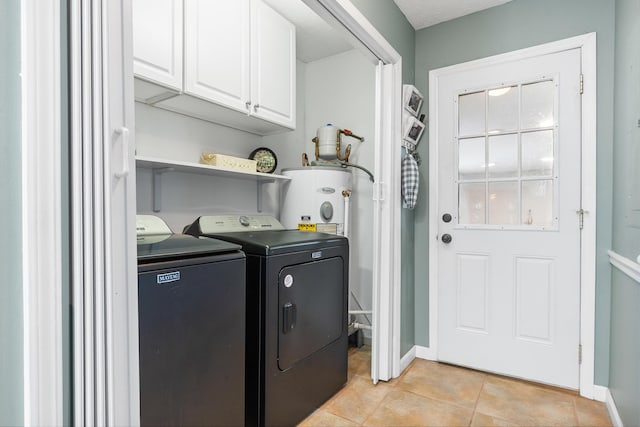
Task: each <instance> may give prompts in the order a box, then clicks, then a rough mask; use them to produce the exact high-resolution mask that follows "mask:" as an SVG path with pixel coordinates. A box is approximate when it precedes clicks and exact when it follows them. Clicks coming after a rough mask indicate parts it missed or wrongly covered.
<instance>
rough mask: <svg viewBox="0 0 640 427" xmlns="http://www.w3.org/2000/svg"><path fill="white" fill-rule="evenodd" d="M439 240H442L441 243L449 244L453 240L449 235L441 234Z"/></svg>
mask: <svg viewBox="0 0 640 427" xmlns="http://www.w3.org/2000/svg"><path fill="white" fill-rule="evenodd" d="M440 239H441V240H442V243H451V241H452V240H453V238H452V237H451V234H443V235H442V237H441V238H440Z"/></svg>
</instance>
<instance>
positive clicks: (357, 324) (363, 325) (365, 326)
mask: <svg viewBox="0 0 640 427" xmlns="http://www.w3.org/2000/svg"><path fill="white" fill-rule="evenodd" d="M352 326H353V327H354V328H356V329H368V330H371V326H369V325H365V324H364V323H358V322H353V323H352Z"/></svg>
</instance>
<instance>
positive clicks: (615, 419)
mask: <svg viewBox="0 0 640 427" xmlns="http://www.w3.org/2000/svg"><path fill="white" fill-rule="evenodd" d="M604 402H605V404H606V405H607V411H608V412H609V418H611V423H612V424H613V426H614V427H623V426H624V425H623V424H622V418H620V413H619V412H618V407H617V406H616V402H615V400H613V396H612V395H611V390H609V389H608V388H606V398H605V401H604Z"/></svg>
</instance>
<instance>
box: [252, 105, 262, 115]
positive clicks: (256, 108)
mask: <svg viewBox="0 0 640 427" xmlns="http://www.w3.org/2000/svg"><path fill="white" fill-rule="evenodd" d="M258 107H260V104H256V105H254V106H253V111H254V112H255V113H257V112H258Z"/></svg>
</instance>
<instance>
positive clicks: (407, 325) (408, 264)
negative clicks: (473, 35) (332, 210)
mask: <svg viewBox="0 0 640 427" xmlns="http://www.w3.org/2000/svg"><path fill="white" fill-rule="evenodd" d="M351 2H352V3H353V4H354V5H355V6H356V7H357V8H358V10H360V12H362V14H363V15H365V16H366V17H367V19H368V20H369V22H371V24H373V26H375V27H376V29H377V30H378V31H379V32H380V34H382V35H383V37H384V38H385V39H387V41H388V42H389V43H390V44H391V45H392V46H393V47H394V49H395V50H396V51H397V52H398V53H399V54H400V55H401V56H402V81H403V83H408V84H413V82H414V70H415V61H414V58H415V56H414V55H415V30H414V29H413V27H412V26H411V24H409V21H407V18H406V17H405V16H404V15H403V14H402V12H401V11H400V9H398V7H397V6H396V4H395V3H394V2H393V1H391V0H351ZM423 110H424V108H423ZM421 172H422V173H425V174H426V173H427V171H426V164H425V163H423V166H422V169H421ZM423 188H424V187H423ZM418 203H426V193H423V194H421V195H420V199H419V201H418ZM401 224H402V227H401V228H402V229H401V242H402V249H401V252H402V254H401V256H402V268H401V283H402V286H401V297H400V300H401V311H402V313H401V323H400V355H401V356H403V355H405V354H406V353H407V352H408V351H409V350H411V348H412V347H413V346H414V345H415V310H414V307H415V305H414V301H415V292H414V276H413V275H414V269H413V264H414V261H415V257H414V245H413V240H414V236H415V233H414V211H413V210H407V209H402V218H401Z"/></svg>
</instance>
